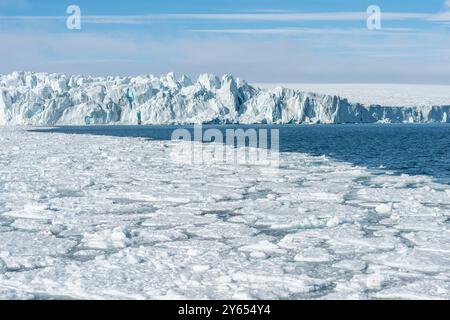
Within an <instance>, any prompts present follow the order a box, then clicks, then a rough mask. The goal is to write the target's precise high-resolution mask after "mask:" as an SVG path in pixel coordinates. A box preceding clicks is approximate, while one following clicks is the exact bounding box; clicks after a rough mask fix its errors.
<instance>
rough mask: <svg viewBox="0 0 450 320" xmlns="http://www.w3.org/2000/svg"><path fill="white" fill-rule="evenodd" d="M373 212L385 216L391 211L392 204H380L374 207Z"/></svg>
mask: <svg viewBox="0 0 450 320" xmlns="http://www.w3.org/2000/svg"><path fill="white" fill-rule="evenodd" d="M375 210H376V211H377V212H378V213H381V214H387V213H390V212H391V211H392V203H382V204H380V205H378V206H376V208H375Z"/></svg>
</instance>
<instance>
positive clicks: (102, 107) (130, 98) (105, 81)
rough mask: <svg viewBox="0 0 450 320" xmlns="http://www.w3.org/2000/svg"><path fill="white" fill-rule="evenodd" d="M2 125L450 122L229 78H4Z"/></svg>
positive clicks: (442, 113) (435, 113)
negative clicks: (250, 83)
mask: <svg viewBox="0 0 450 320" xmlns="http://www.w3.org/2000/svg"><path fill="white" fill-rule="evenodd" d="M0 93H1V94H0V125H4V126H6V125H42V126H51V125H89V124H199V123H204V124H207V123H210V124H212V123H217V124H226V123H236V124H238V123H240V124H303V123H306V124H314V123H322V124H342V123H377V122H378V123H432V122H450V117H449V115H450V102H449V105H442V106H441V105H438V106H430V105H423V106H404V107H397V106H395V107H393V106H381V105H363V104H361V103H350V102H349V101H348V100H347V99H346V98H343V97H339V96H331V95H326V94H317V93H311V92H305V91H300V90H294V89H288V88H282V87H277V88H274V89H262V88H257V87H254V86H251V85H249V84H248V83H247V82H245V81H243V80H241V79H239V78H234V77H233V76H232V75H224V76H222V77H221V78H219V77H217V76H215V75H211V74H202V75H200V76H199V78H198V80H197V81H196V82H194V81H192V80H191V79H189V78H188V77H187V76H184V75H183V76H182V77H181V78H176V77H175V74H174V73H169V74H167V75H164V76H161V77H155V76H153V75H145V76H137V77H91V76H75V75H72V76H69V75H64V74H50V73H34V72H14V73H11V74H8V75H0Z"/></svg>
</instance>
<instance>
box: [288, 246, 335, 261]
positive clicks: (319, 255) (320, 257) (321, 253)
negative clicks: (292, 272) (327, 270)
mask: <svg viewBox="0 0 450 320" xmlns="http://www.w3.org/2000/svg"><path fill="white" fill-rule="evenodd" d="M294 260H295V261H297V262H328V261H331V260H333V258H332V256H331V255H330V254H329V253H328V251H327V250H325V249H322V248H310V249H306V250H302V251H301V252H300V253H298V254H297V255H296V256H295V257H294Z"/></svg>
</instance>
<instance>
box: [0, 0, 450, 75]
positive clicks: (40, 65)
mask: <svg viewBox="0 0 450 320" xmlns="http://www.w3.org/2000/svg"><path fill="white" fill-rule="evenodd" d="M70 5H76V6H78V7H79V8H80V11H81V19H80V21H81V25H80V26H81V29H68V28H67V19H68V18H69V17H70V16H71V13H67V9H68V7H69V6H70ZM371 5H376V6H378V7H379V8H380V10H381V23H380V26H381V28H380V29H376V30H371V29H369V28H368V27H367V19H368V17H369V14H368V13H367V9H368V7H369V6H371ZM70 21H73V20H70ZM13 71H36V72H61V73H67V74H84V75H102V76H104V75H130V76H134V75H138V74H154V75H162V74H166V73H168V72H172V71H173V72H175V73H176V74H177V75H181V74H187V75H189V76H191V77H193V78H195V77H197V76H198V75H199V74H200V73H213V74H217V75H222V74H233V75H235V76H239V77H241V78H244V79H246V80H247V81H249V82H260V83H262V82H270V83H419V84H450V0H427V1H423V0H409V1H406V0H370V1H366V0H259V1H256V0H244V1H243V0H214V1H212V0H128V1H105V0H89V1H88V0H71V1H65V0H59V1H54V0H0V73H2V74H6V73H10V72H13Z"/></svg>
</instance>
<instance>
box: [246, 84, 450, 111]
mask: <svg viewBox="0 0 450 320" xmlns="http://www.w3.org/2000/svg"><path fill="white" fill-rule="evenodd" d="M254 86H255V87H258V88H264V89H273V88H276V87H283V88H289V89H293V90H300V91H310V92H317V93H320V94H328V95H336V96H341V97H346V98H347V99H348V100H349V101H350V102H352V103H362V104H365V105H372V104H380V105H383V106H392V107H402V106H439V105H448V104H450V85H424V84H376V83H371V84H362V83H342V84H339V83H257V84H254Z"/></svg>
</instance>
